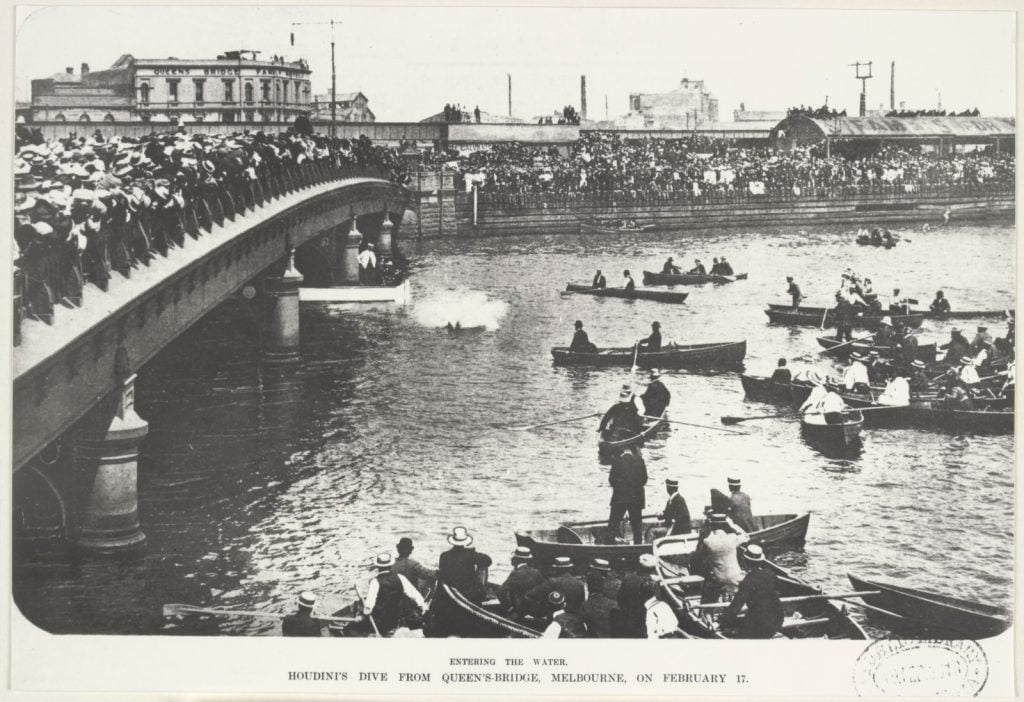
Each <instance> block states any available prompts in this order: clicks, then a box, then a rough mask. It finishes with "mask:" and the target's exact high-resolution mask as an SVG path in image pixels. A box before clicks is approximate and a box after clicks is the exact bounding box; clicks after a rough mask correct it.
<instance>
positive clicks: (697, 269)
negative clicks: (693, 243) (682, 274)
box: [686, 258, 708, 275]
mask: <svg viewBox="0 0 1024 702" xmlns="http://www.w3.org/2000/svg"><path fill="white" fill-rule="evenodd" d="M693 262H694V264H696V265H694V267H693V268H691V269H690V270H688V271H686V272H687V273H688V274H690V275H707V272H708V271H707V269H706V268H705V267H704V264H703V263H701V262H700V259H699V258H697V259H694V261H693Z"/></svg>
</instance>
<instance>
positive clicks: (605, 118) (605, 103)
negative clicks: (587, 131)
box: [604, 93, 608, 122]
mask: <svg viewBox="0 0 1024 702" xmlns="http://www.w3.org/2000/svg"><path fill="white" fill-rule="evenodd" d="M604 121H605V122H607V121H608V93H605V94H604Z"/></svg>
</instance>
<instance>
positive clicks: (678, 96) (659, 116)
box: [620, 78, 718, 129]
mask: <svg viewBox="0 0 1024 702" xmlns="http://www.w3.org/2000/svg"><path fill="white" fill-rule="evenodd" d="M620 121H621V122H622V126H623V127H626V128H630V129H693V128H695V127H697V126H698V125H701V124H704V123H706V122H717V121H718V98H716V97H715V96H714V95H712V94H711V92H710V91H708V90H707V88H706V87H705V86H704V81H703V80H690V79H688V78H683V79H682V80H681V81H679V85H678V86H677V87H676V88H675V90H671V91H669V92H667V93H631V94H630V96H629V114H628V115H626V116H625V117H623V118H622V119H621V120H620Z"/></svg>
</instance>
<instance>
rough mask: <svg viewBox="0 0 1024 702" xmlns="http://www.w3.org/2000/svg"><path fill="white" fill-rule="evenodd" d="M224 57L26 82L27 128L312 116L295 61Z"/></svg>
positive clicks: (304, 75) (305, 77)
mask: <svg viewBox="0 0 1024 702" xmlns="http://www.w3.org/2000/svg"><path fill="white" fill-rule="evenodd" d="M256 53H258V52H237V51H236V52H226V53H224V54H222V55H220V56H218V57H217V58H215V59H179V58H175V57H170V58H166V59H137V58H135V57H133V56H131V55H130V54H125V55H124V56H121V58H119V59H118V60H117V61H116V62H114V65H113V66H111V67H110V68H109V69H108V70H106V71H96V72H90V71H89V67H88V64H82V71H81V73H79V74H77V75H76V74H75V73H74V71H73V69H71V68H68V69H66V71H65V73H63V74H57V75H54V76H51V77H50V78H46V79H43V80H34V81H32V119H33V121H68V122H72V121H80V122H93V121H98V122H124V121H143V122H167V123H188V122H215V123H225V124H231V123H234V122H290V121H293V120H294V119H295V118H296V117H298V116H299V115H303V114H308V113H309V112H310V110H311V104H312V99H311V92H310V75H311V71H310V70H309V66H308V65H307V64H306V62H305V61H304V60H302V59H299V60H297V61H288V60H286V59H284V58H283V57H276V56H275V57H272V59H271V60H269V61H263V60H257V59H256Z"/></svg>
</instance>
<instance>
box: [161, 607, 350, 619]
mask: <svg viewBox="0 0 1024 702" xmlns="http://www.w3.org/2000/svg"><path fill="white" fill-rule="evenodd" d="M186 614H214V615H218V616H222V617H254V618H257V619H278V620H280V619H284V618H285V617H286V616H288V615H286V614H275V613H274V612H251V611H246V610H241V609H214V608H212V607H195V606H193V605H187V604H165V605H164V616H165V617H179V616H183V615H186ZM313 618H314V619H318V620H320V621H325V622H339V623H349V622H356V621H359V620H358V619H356V618H355V617H313Z"/></svg>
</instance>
